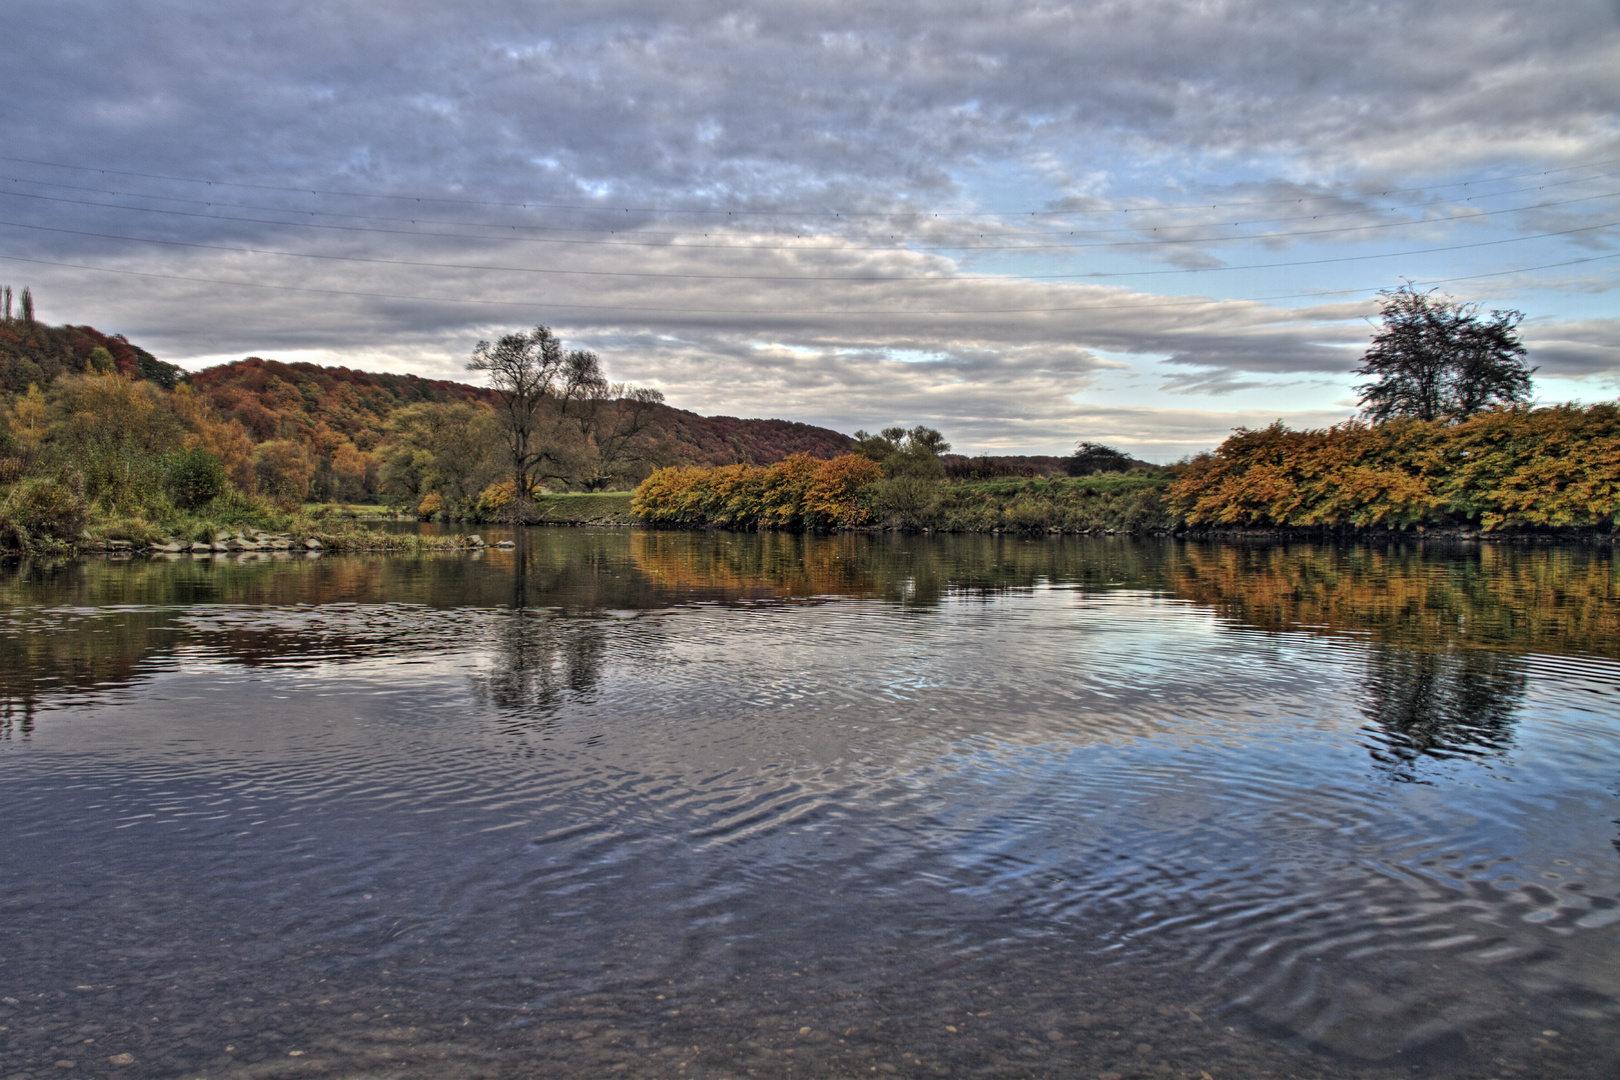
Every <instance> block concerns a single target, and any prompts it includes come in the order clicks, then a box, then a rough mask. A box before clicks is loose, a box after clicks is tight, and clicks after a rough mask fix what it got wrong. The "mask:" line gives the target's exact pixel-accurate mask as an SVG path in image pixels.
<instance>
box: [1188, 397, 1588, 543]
mask: <svg viewBox="0 0 1620 1080" xmlns="http://www.w3.org/2000/svg"><path fill="white" fill-rule="evenodd" d="M1169 495H1170V502H1171V505H1172V507H1173V508H1174V509H1175V510H1176V511H1177V512H1179V513H1181V514H1183V515H1185V517H1186V518H1187V520H1188V522H1190V523H1192V524H1212V525H1266V526H1275V525H1304V526H1345V525H1348V526H1353V527H1361V528H1365V527H1369V526H1381V527H1394V528H1406V527H1410V526H1415V525H1443V524H1472V525H1478V526H1479V527H1480V528H1482V529H1485V530H1487V531H1489V530H1494V529H1500V528H1525V527H1530V528H1536V527H1581V528H1606V529H1607V528H1613V527H1614V526H1615V525H1617V524H1620V406H1617V405H1615V404H1613V403H1605V404H1600V405H1592V406H1588V407H1581V406H1578V405H1561V406H1557V407H1553V408H1543V409H1530V408H1503V409H1494V410H1492V411H1489V412H1484V413H1480V414H1477V415H1475V416H1472V417H1469V418H1468V419H1466V420H1463V421H1461V422H1460V423H1448V422H1446V421H1443V420H1435V421H1422V420H1392V421H1390V422H1389V423H1385V424H1366V423H1363V422H1360V421H1355V420H1352V421H1348V422H1346V423H1343V424H1340V425H1338V426H1336V427H1332V428H1327V429H1326V430H1317V431H1290V430H1288V429H1287V428H1285V427H1283V426H1282V424H1280V423H1277V424H1273V425H1271V426H1270V427H1267V428H1260V429H1258V430H1246V429H1239V430H1238V431H1237V432H1236V433H1235V434H1233V435H1232V436H1231V438H1229V439H1227V440H1226V441H1225V442H1224V443H1222V444H1221V445H1220V447H1219V448H1218V449H1216V451H1215V452H1214V453H1213V454H1203V455H1200V456H1199V457H1198V458H1197V459H1195V460H1194V461H1192V462H1191V463H1190V464H1189V465H1188V466H1187V467H1186V468H1185V470H1184V471H1183V472H1182V474H1181V475H1180V476H1179V477H1177V478H1176V480H1175V481H1174V482H1173V483H1172V484H1171V485H1170V489H1169Z"/></svg>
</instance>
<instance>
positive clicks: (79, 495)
mask: <svg viewBox="0 0 1620 1080" xmlns="http://www.w3.org/2000/svg"><path fill="white" fill-rule="evenodd" d="M89 519H90V504H89V502H87V501H86V499H85V497H84V479H83V477H81V476H79V475H78V474H77V473H70V474H68V475H66V476H61V477H45V476H30V477H28V478H26V479H24V480H22V481H20V482H18V483H17V484H16V485H14V486H13V487H12V489H11V491H10V492H9V493H7V495H6V497H5V498H4V499H0V548H14V549H15V548H20V549H22V550H25V551H26V550H29V549H32V548H37V547H40V546H41V545H42V543H43V544H48V543H50V542H52V541H54V542H57V543H71V542H72V541H74V540H77V539H78V538H79V534H80V533H81V532H83V531H84V526H85V523H86V522H87V521H89Z"/></svg>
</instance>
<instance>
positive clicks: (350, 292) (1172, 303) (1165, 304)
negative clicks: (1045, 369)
mask: <svg viewBox="0 0 1620 1080" xmlns="http://www.w3.org/2000/svg"><path fill="white" fill-rule="evenodd" d="M1609 259H1620V252H1615V253H1613V254H1609V255H1591V256H1587V257H1585V258H1580V259H1567V260H1565V261H1563V262H1554V263H1543V264H1541V265H1539V266H1522V267H1517V268H1515V269H1512V270H1498V271H1492V272H1490V273H1484V274H1466V275H1463V276H1460V277H1449V278H1428V279H1424V280H1414V281H1413V282H1412V284H1413V285H1449V284H1453V283H1455V282H1459V281H1482V280H1485V279H1488V278H1499V277H1511V276H1513V275H1514V274H1528V273H1533V272H1535V271H1538V270H1555V269H1559V268H1561V267H1566V266H1579V265H1583V264H1585V263H1594V262H1604V261H1607V260H1609ZM0 261H5V262H17V263H26V264H29V265H33V266H56V267H63V268H66V269H70V270H88V271H91V272H94V273H101V274H117V275H120V276H124V277H138V278H152V279H157V280H162V281H183V282H190V283H194V284H201V285H223V286H227V287H235V288H245V289H265V290H270V291H274V292H295V293H311V294H316V295H321V296H353V297H363V298H367V299H377V300H408V301H412V302H425V303H440V304H444V303H449V304H469V305H479V306H489V307H523V308H529V309H531V310H532V309H534V308H538V307H547V308H552V309H562V310H567V311H593V312H618V313H624V314H631V313H668V312H677V313H683V314H693V315H731V316H760V315H790V316H796V317H812V316H814V317H824V316H854V315H882V316H886V317H893V316H923V317H928V318H935V317H938V316H942V315H1029V314H1058V313H1063V312H1071V311H1093V310H1108V311H1127V310H1139V309H1140V310H1154V309H1158V308H1171V307H1202V306H1207V305H1211V304H1258V303H1269V302H1271V301H1274V300H1297V299H1322V298H1327V297H1332V296H1347V295H1354V294H1361V293H1369V292H1374V291H1376V290H1375V289H1372V288H1356V289H1331V290H1322V291H1317V292H1308V293H1283V294H1279V295H1275V296H1260V297H1249V298H1244V299H1234V300H1215V299H1199V300H1167V301H1162V302H1158V303H1151V304H1119V303H1117V302H1114V301H1108V302H1099V303H1095V304H1074V305H1065V306H1058V307H1022V308H964V309H954V310H940V309H923V310H919V309H916V308H894V309H861V308H857V309H853V310H851V309H825V310H821V311H807V310H805V309H803V308H785V309H763V310H761V309H744V308H694V307H691V306H689V305H685V304H682V305H674V306H668V307H659V306H650V305H645V306H629V305H620V304H573V303H567V302H560V303H559V302H555V301H551V302H547V303H544V304H542V303H539V302H536V301H530V300H489V299H483V298H465V297H457V298H450V299H446V298H445V297H443V296H419V295H412V294H408V293H382V292H369V291H362V290H355V289H320V288H315V287H313V286H306V285H273V284H270V283H268V282H262V281H231V280H227V279H223V278H205V277H195V276H188V275H182V274H160V273H156V272H154V271H149V270H125V269H119V268H115V267H106V266H90V265H87V264H84V263H70V262H62V261H59V260H54V259H31V258H26V257H24V256H20V255H0Z"/></svg>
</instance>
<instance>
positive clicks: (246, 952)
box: [0, 529, 1620, 1080]
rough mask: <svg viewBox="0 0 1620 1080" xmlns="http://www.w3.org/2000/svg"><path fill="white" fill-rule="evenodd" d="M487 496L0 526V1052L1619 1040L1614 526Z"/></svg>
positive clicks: (13, 1060) (1618, 674)
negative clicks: (230, 543) (344, 545)
mask: <svg viewBox="0 0 1620 1080" xmlns="http://www.w3.org/2000/svg"><path fill="white" fill-rule="evenodd" d="M519 539H520V548H519V550H518V551H516V552H512V553H506V552H495V551H490V552H485V553H483V554H482V555H478V556H468V555H453V556H434V557H424V558H400V557H388V558H372V557H367V558H360V557H333V556H326V557H320V558H305V557H303V556H301V555H300V556H296V557H285V556H283V557H276V558H270V557H259V556H249V557H247V558H242V559H238V558H234V557H233V558H230V559H219V560H214V559H192V558H190V557H184V558H174V559H165V560H155V561H147V560H124V561H118V560H111V559H89V560H81V561H76V562H70V563H63V564H42V563H26V562H25V563H16V562H13V563H9V564H4V565H3V566H0V806H3V807H4V808H5V814H6V816H5V829H6V834H5V835H6V839H5V843H4V848H3V851H4V854H3V857H0V998H3V999H4V1000H0V1076H5V1077H33V1076H46V1075H49V1076H55V1077H62V1076H71V1075H87V1076H128V1077H137V1076H141V1077H144V1076H152V1077H159V1076H165V1077H167V1076H172V1077H179V1076H189V1077H228V1076H243V1077H250V1076H251V1077H263V1076H273V1075H289V1076H292V1075H300V1076H301V1075H306V1074H308V1075H315V1074H319V1075H338V1076H349V1075H355V1076H359V1075H366V1076H373V1075H375V1076H390V1077H410V1078H415V1077H430V1076H431V1077H439V1076H467V1077H474V1076H478V1077H483V1076H488V1077H507V1076H534V1075H621V1076H637V1077H639V1076H689V1077H696V1076H726V1077H742V1076H750V1075H757V1076H786V1075H795V1076H871V1075H874V1074H881V1075H901V1076H944V1075H962V1076H970V1075H974V1076H1049V1075H1050V1076H1071V1075H1073V1076H1098V1075H1101V1074H1105V1073H1117V1074H1119V1075H1120V1076H1178V1075H1181V1076H1194V1077H1195V1076H1198V1075H1199V1073H1200V1072H1208V1073H1209V1074H1210V1075H1211V1076H1213V1077H1217V1078H1222V1080H1224V1078H1225V1077H1229V1076H1231V1077H1236V1076H1261V1075H1276V1076H1288V1075H1298V1076H1335V1077H1337V1076H1344V1077H1394V1076H1405V1077H1410V1076H1436V1077H1439V1076H1479V1077H1490V1076H1496V1077H1507V1076H1515V1075H1522V1076H1533V1075H1557V1076H1569V1077H1585V1076H1591V1077H1600V1076H1601V1077H1608V1076H1613V1075H1615V1073H1616V1070H1617V1067H1620V1023H1617V1019H1620V850H1617V846H1616V841H1617V839H1620V826H1617V824H1616V818H1620V741H1617V738H1616V736H1617V734H1620V663H1617V661H1620V604H1617V598H1620V597H1617V594H1620V573H1617V569H1616V567H1615V565H1614V562H1613V559H1612V556H1611V554H1610V553H1608V552H1604V551H1593V550H1584V549H1540V550H1515V549H1509V548H1491V547H1486V548H1484V549H1479V548H1471V549H1444V548H1434V547H1430V548H1427V549H1422V548H1415V547H1414V548H1407V549H1400V548H1379V549H1368V548H1333V547H1311V546H1293V547H1286V548H1285V547H1249V548H1245V547H1231V546H1199V545H1188V544H1180V543H1176V542H1172V541H1168V540H1162V541H1160V540H1155V541H1141V542H1138V541H1125V540H1117V541H1116V540H1106V541H1105V540H1101V539H1075V538H1065V539H1051V540H1046V539H1041V540H1035V541H1026V540H1019V539H1015V538H1010V537H955V538H952V537H945V538H898V537H866V536H848V537H795V536H779V535H766V536H756V535H730V534H686V533H656V532H643V531H630V530H620V531H594V530H582V529H552V530H534V531H530V532H528V533H526V534H524V535H522V536H521V537H520V538H519ZM125 1055H127V1058H126V1057H125ZM64 1062H71V1063H72V1064H71V1065H67V1064H62V1063H64Z"/></svg>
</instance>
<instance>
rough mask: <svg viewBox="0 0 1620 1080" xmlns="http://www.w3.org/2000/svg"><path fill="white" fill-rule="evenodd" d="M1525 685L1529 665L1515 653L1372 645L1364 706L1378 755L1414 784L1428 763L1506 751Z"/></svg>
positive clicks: (1395, 774) (1395, 773)
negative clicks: (1420, 770)
mask: <svg viewBox="0 0 1620 1080" xmlns="http://www.w3.org/2000/svg"><path fill="white" fill-rule="evenodd" d="M1528 683H1529V675H1528V672H1527V669H1526V665H1525V662H1524V661H1523V660H1522V659H1520V658H1519V657H1516V656H1513V655H1511V654H1505V653H1500V652H1491V651H1483V650H1480V651H1473V650H1445V651H1437V650H1433V649H1424V650H1402V649H1396V648H1391V647H1388V646H1375V647H1373V648H1371V649H1369V650H1368V653H1367V675H1366V686H1365V689H1364V691H1363V696H1362V705H1361V709H1362V712H1363V713H1365V714H1366V717H1367V719H1368V720H1369V721H1370V722H1371V723H1372V724H1373V725H1374V729H1373V734H1374V749H1373V758H1374V759H1375V760H1376V761H1378V762H1379V763H1380V764H1382V765H1384V766H1385V767H1387V768H1388V769H1389V772H1390V775H1391V776H1392V777H1394V778H1395V779H1398V780H1416V779H1418V777H1419V775H1420V774H1419V772H1418V768H1417V766H1418V763H1419V762H1421V761H1423V760H1424V759H1426V758H1427V759H1436V760H1442V761H1444V760H1448V759H1451V758H1459V757H1462V758H1466V757H1474V758H1480V757H1486V756H1489V755H1500V754H1503V753H1505V752H1506V751H1507V750H1508V749H1509V748H1510V747H1511V746H1512V745H1513V728H1514V724H1515V722H1516V717H1517V715H1518V713H1519V711H1520V709H1521V708H1522V707H1523V705H1524V694H1525V688H1526V686H1527V685H1528Z"/></svg>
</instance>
